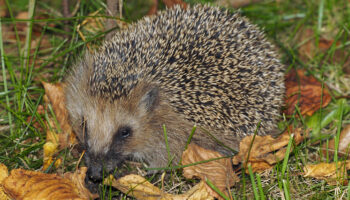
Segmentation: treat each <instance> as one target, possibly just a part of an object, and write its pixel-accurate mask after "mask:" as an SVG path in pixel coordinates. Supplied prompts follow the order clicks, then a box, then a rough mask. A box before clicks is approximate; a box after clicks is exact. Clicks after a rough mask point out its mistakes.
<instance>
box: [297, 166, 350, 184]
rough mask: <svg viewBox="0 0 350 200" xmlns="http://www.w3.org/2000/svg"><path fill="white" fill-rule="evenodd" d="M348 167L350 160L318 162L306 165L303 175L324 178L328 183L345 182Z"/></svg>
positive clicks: (349, 167)
mask: <svg viewBox="0 0 350 200" xmlns="http://www.w3.org/2000/svg"><path fill="white" fill-rule="evenodd" d="M349 169H350V161H349V160H347V161H345V162H338V163H319V164H315V165H306V166H305V167H304V172H305V173H304V176H305V177H313V178H316V179H321V180H326V181H327V183H328V184H330V185H337V184H338V183H340V184H344V185H345V184H347V182H348V180H347V170H349Z"/></svg>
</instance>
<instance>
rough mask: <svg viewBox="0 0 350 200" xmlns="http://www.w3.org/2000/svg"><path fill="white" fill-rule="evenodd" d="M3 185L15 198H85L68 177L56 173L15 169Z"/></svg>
mask: <svg viewBox="0 0 350 200" xmlns="http://www.w3.org/2000/svg"><path fill="white" fill-rule="evenodd" d="M3 187H4V190H5V192H6V194H8V195H9V196H10V197H11V198H13V199H31V200H36V199H38V200H39V199H45V200H51V199H52V200H54V199H75V200H80V199H84V198H83V197H80V196H79V191H78V188H77V187H76V186H75V185H74V184H73V183H72V182H71V181H70V180H68V179H66V178H62V177H60V176H58V175H55V174H44V173H41V172H35V171H27V170H23V169H14V170H12V171H11V173H10V176H8V177H7V178H6V179H5V180H4V181H3Z"/></svg>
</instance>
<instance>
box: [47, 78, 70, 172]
mask: <svg viewBox="0 0 350 200" xmlns="http://www.w3.org/2000/svg"><path fill="white" fill-rule="evenodd" d="M42 84H43V85H44V88H45V97H44V100H45V102H46V104H51V105H52V109H53V111H54V113H55V115H56V119H57V122H58V125H59V127H57V125H56V123H55V120H54V119H51V118H50V119H49V120H48V121H47V122H46V123H47V127H50V128H48V130H47V133H46V143H45V144H44V158H43V159H44V165H43V169H44V170H46V169H47V168H48V167H49V166H50V165H51V163H52V161H53V160H54V159H53V156H54V154H55V153H56V152H57V151H58V150H59V149H63V148H66V147H69V146H72V145H74V144H76V143H77V141H76V136H75V134H74V133H73V131H72V127H71V126H70V124H69V123H68V111H67V110H66V107H65V99H64V93H63V86H62V84H60V83H57V84H51V83H45V82H43V83H42ZM59 164H60V159H58V160H57V161H56V162H55V166H56V167H57V166H58V165H59Z"/></svg>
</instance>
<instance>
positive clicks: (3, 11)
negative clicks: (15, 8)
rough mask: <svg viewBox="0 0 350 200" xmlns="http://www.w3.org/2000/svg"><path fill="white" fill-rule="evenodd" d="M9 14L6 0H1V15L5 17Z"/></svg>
mask: <svg viewBox="0 0 350 200" xmlns="http://www.w3.org/2000/svg"><path fill="white" fill-rule="evenodd" d="M6 15H7V6H6V3H5V0H0V17H5V16H6Z"/></svg>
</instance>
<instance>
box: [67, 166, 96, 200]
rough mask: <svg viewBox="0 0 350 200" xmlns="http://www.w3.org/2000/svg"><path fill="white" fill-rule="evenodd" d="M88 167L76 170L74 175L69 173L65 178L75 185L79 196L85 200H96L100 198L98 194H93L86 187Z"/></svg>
mask: <svg viewBox="0 0 350 200" xmlns="http://www.w3.org/2000/svg"><path fill="white" fill-rule="evenodd" d="M86 171H87V167H81V168H80V169H78V170H76V171H75V172H74V173H71V172H67V173H65V174H64V178H67V179H69V180H71V181H72V182H73V183H74V185H75V186H76V187H77V188H78V191H79V196H80V197H82V198H84V199H96V198H98V197H99V196H98V194H92V193H91V192H90V191H89V190H88V189H87V188H86V187H85V176H86Z"/></svg>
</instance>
